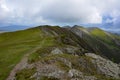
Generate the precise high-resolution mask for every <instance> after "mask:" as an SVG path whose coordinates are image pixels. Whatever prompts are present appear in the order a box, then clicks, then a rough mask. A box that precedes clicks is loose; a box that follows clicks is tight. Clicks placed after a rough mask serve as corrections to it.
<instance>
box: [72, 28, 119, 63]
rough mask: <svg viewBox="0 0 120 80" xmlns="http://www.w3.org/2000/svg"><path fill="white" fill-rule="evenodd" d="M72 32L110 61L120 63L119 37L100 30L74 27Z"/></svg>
mask: <svg viewBox="0 0 120 80" xmlns="http://www.w3.org/2000/svg"><path fill="white" fill-rule="evenodd" d="M71 31H72V32H73V33H75V34H77V35H78V36H79V37H81V38H82V39H83V40H84V41H86V42H87V44H89V45H90V46H91V47H92V48H93V49H94V51H95V53H98V54H101V55H103V56H105V57H107V58H109V59H110V60H113V61H115V62H117V63H119V61H120V59H119V57H118V56H120V48H119V36H116V35H114V34H111V33H108V32H105V31H103V30H101V29H99V28H84V30H83V29H81V28H80V27H73V28H71Z"/></svg>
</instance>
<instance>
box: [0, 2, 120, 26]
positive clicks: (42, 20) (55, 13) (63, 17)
mask: <svg viewBox="0 0 120 80" xmlns="http://www.w3.org/2000/svg"><path fill="white" fill-rule="evenodd" d="M119 3H120V0H1V1H0V21H1V22H8V23H13V24H28V25H32V24H36V25H41V24H80V23H102V17H103V16H104V15H109V16H111V17H113V20H114V21H116V20H118V18H117V16H120V14H118V13H120V6H119ZM115 11H117V12H115ZM106 22H107V21H106Z"/></svg>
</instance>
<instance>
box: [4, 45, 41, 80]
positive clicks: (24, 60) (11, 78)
mask: <svg viewBox="0 0 120 80" xmlns="http://www.w3.org/2000/svg"><path fill="white" fill-rule="evenodd" d="M39 48H40V46H37V47H35V48H33V49H31V50H30V51H28V52H27V53H26V54H25V55H24V56H23V58H22V60H21V61H20V62H19V63H18V64H17V65H16V66H15V67H14V68H13V70H12V71H11V72H10V74H9V76H8V78H7V79H6V80H15V74H16V73H17V71H19V70H21V69H23V68H25V67H26V65H27V60H28V56H29V55H30V54H32V53H34V52H35V51H36V50H38V49H39Z"/></svg>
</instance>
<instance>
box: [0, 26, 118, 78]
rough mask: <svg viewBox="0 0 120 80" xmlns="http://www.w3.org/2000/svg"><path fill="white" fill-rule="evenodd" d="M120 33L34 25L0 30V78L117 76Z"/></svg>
mask: <svg viewBox="0 0 120 80" xmlns="http://www.w3.org/2000/svg"><path fill="white" fill-rule="evenodd" d="M119 63H120V36H119V35H115V34H112V33H109V32H106V31H104V30H101V29H99V28H97V27H92V28H85V27H83V26H77V25H75V26H73V27H59V26H49V25H45V26H37V27H34V28H30V29H25V30H19V31H15V32H6V33H1V34H0V80H120V65H119Z"/></svg>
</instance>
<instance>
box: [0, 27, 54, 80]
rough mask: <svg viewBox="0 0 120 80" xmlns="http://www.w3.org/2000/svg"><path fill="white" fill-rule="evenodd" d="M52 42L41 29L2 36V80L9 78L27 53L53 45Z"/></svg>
mask: <svg viewBox="0 0 120 80" xmlns="http://www.w3.org/2000/svg"><path fill="white" fill-rule="evenodd" d="M43 37H44V38H43ZM44 39H45V40H44ZM52 42H53V41H52V39H51V38H48V37H45V36H43V33H42V31H41V30H40V29H39V28H33V29H27V30H23V31H16V32H7V33H3V34H0V80H4V79H5V78H6V77H7V76H8V74H9V72H10V71H11V69H13V67H14V66H15V65H16V64H17V63H18V62H19V61H20V60H21V59H22V57H23V56H24V55H25V54H26V53H28V52H29V51H31V50H32V49H34V48H35V47H37V46H46V45H52Z"/></svg>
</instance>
